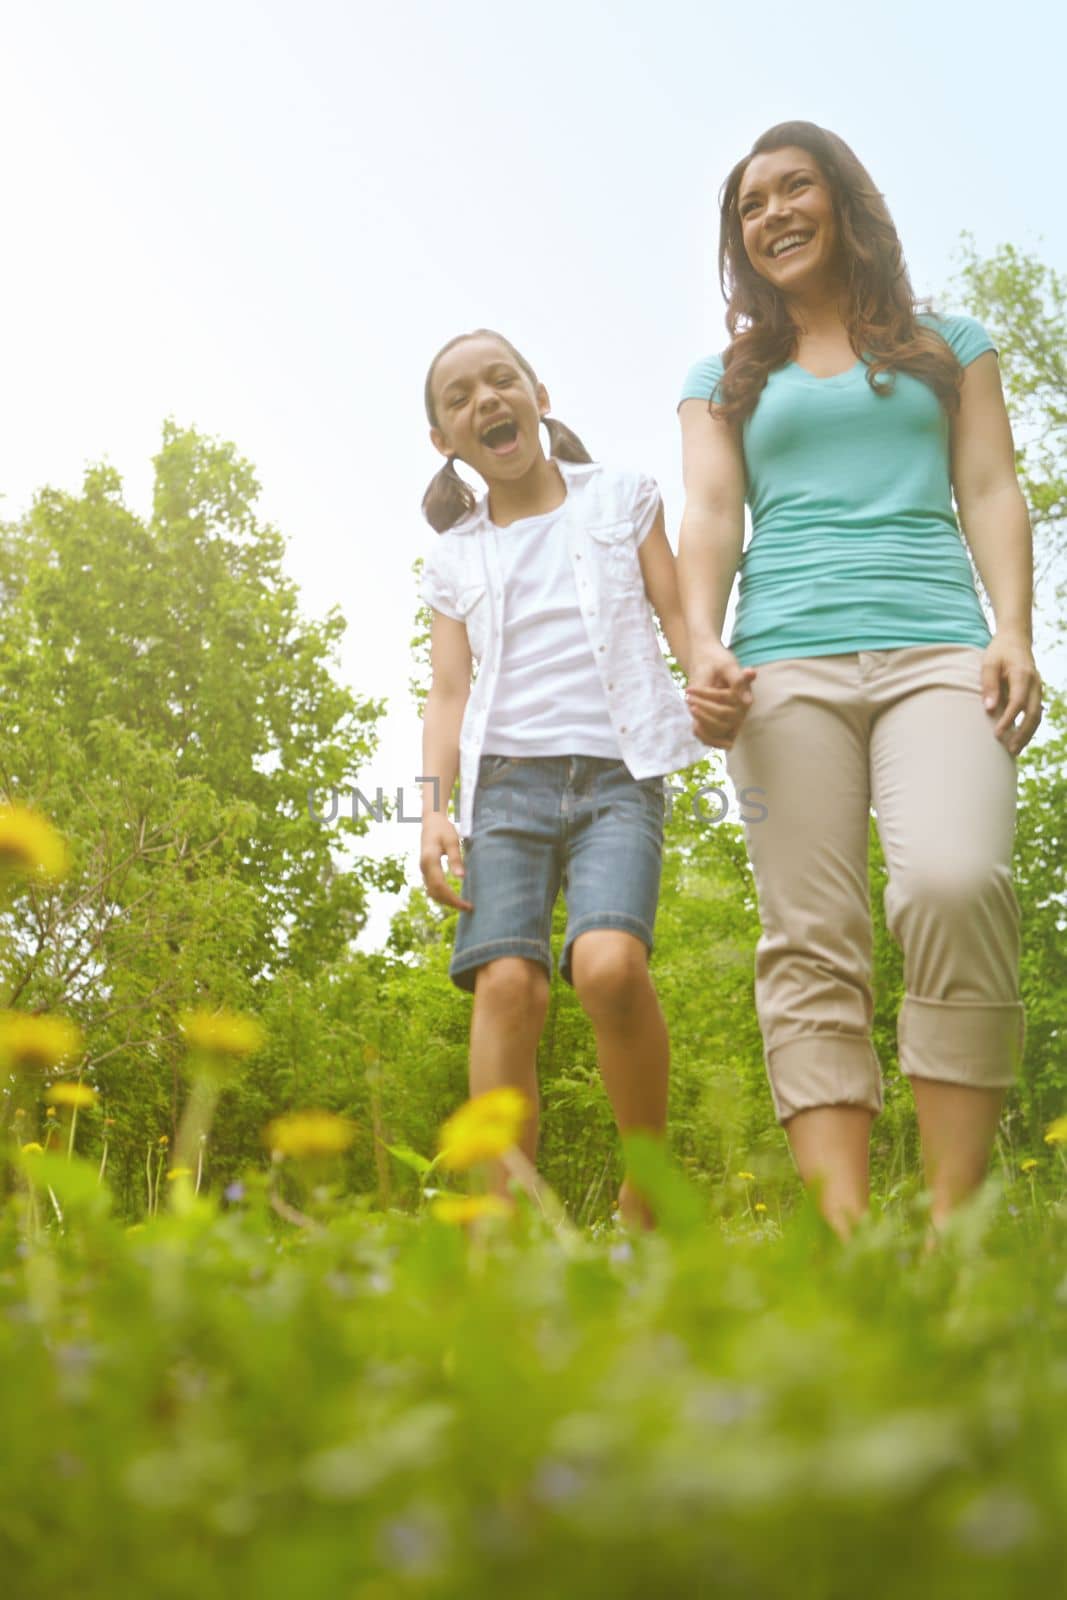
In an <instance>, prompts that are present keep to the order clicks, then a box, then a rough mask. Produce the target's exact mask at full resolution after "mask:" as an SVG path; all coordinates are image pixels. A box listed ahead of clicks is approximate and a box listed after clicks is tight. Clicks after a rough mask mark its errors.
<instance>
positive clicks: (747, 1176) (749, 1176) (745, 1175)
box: [737, 1172, 756, 1183]
mask: <svg viewBox="0 0 1067 1600" xmlns="http://www.w3.org/2000/svg"><path fill="white" fill-rule="evenodd" d="M737 1176H738V1177H739V1178H740V1179H741V1182H742V1183H755V1181H756V1174H755V1173H754V1172H739V1173H738V1174H737Z"/></svg>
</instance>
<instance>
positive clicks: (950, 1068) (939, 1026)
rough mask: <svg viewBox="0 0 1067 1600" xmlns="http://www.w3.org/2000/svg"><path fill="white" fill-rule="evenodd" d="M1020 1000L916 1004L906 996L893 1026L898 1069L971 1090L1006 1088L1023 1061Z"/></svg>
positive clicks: (920, 1001) (910, 1075)
mask: <svg viewBox="0 0 1067 1600" xmlns="http://www.w3.org/2000/svg"><path fill="white" fill-rule="evenodd" d="M1023 1036H1024V1013H1023V1007H1022V1004H1021V1002H1020V1001H1017V1000H1014V1001H1007V1002H1000V1003H998V1004H983V1003H981V1002H977V1001H973V1000H920V999H918V998H917V996H915V995H911V994H909V995H905V996H904V1004H903V1005H902V1006H901V1008H900V1017H899V1019H898V1022H897V1043H898V1046H899V1052H900V1070H901V1072H903V1073H904V1074H905V1075H906V1076H907V1077H909V1078H933V1079H935V1080H936V1081H938V1082H941V1083H962V1084H967V1085H969V1086H971V1087H973V1088H976V1089H1006V1088H1008V1087H1009V1086H1010V1085H1011V1084H1013V1083H1014V1082H1015V1079H1016V1077H1017V1076H1018V1072H1019V1063H1020V1061H1021V1060H1022V1053H1023Z"/></svg>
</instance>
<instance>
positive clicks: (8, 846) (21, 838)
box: [0, 805, 69, 883]
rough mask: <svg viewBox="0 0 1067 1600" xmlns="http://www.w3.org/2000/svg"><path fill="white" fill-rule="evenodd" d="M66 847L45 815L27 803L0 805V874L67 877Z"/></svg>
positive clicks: (47, 878)
mask: <svg viewBox="0 0 1067 1600" xmlns="http://www.w3.org/2000/svg"><path fill="white" fill-rule="evenodd" d="M68 865H69V856H68V853H67V846H66V843H65V841H64V839H63V836H62V834H59V833H57V832H56V830H55V828H53V826H52V824H51V823H50V822H49V821H48V818H47V817H42V816H41V814H40V812H38V811H31V810H30V808H29V807H28V806H12V805H0V874H2V873H5V872H9V873H12V874H13V875H16V876H18V877H31V876H35V877H38V878H44V879H46V880H48V881H49V882H51V883H56V882H58V881H59V879H60V878H62V877H65V876H66V872H67V867H68Z"/></svg>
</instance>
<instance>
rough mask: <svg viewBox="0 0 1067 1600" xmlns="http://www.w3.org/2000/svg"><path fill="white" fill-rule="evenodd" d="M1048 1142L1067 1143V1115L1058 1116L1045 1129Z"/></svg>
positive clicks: (1046, 1141)
mask: <svg viewBox="0 0 1067 1600" xmlns="http://www.w3.org/2000/svg"><path fill="white" fill-rule="evenodd" d="M1045 1143H1046V1144H1067V1117H1057V1118H1056V1120H1055V1122H1050V1123H1049V1125H1048V1127H1047V1128H1046V1129H1045Z"/></svg>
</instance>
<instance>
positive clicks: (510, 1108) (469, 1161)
mask: <svg viewBox="0 0 1067 1600" xmlns="http://www.w3.org/2000/svg"><path fill="white" fill-rule="evenodd" d="M529 1115H530V1102H529V1101H528V1100H527V1098H526V1096H525V1095H524V1094H523V1093H522V1092H521V1090H519V1089H512V1088H510V1087H504V1088H502V1089H490V1090H489V1091H488V1093H486V1094H480V1095H476V1096H475V1098H474V1099H473V1100H468V1101H467V1103H466V1105H462V1106H460V1108H459V1110H458V1111H456V1112H454V1113H453V1114H452V1116H450V1117H449V1119H448V1121H447V1122H446V1123H445V1124H444V1126H443V1127H442V1129H441V1132H440V1134H439V1136H438V1147H439V1149H440V1151H441V1165H442V1166H443V1167H446V1168H448V1169H449V1170H450V1171H452V1172H463V1171H465V1170H466V1169H467V1168H468V1167H473V1166H476V1165H477V1164H478V1162H480V1161H492V1160H494V1159H495V1158H496V1157H497V1156H502V1155H503V1154H504V1152H505V1151H506V1150H510V1149H511V1148H512V1147H513V1146H514V1145H515V1144H517V1143H518V1139H519V1135H520V1134H521V1132H522V1128H523V1124H524V1123H525V1121H526V1119H527V1118H528V1117H529Z"/></svg>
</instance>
